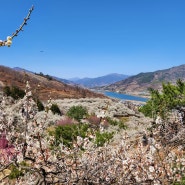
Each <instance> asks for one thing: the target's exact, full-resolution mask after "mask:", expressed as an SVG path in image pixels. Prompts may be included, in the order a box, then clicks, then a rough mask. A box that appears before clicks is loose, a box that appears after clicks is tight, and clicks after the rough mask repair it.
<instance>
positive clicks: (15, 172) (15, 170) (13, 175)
mask: <svg viewBox="0 0 185 185" xmlns="http://www.w3.org/2000/svg"><path fill="white" fill-rule="evenodd" d="M10 169H11V173H10V175H9V178H10V179H15V178H18V177H20V176H23V175H24V174H23V172H22V171H20V170H19V169H18V168H17V167H16V166H15V165H11V167H10Z"/></svg>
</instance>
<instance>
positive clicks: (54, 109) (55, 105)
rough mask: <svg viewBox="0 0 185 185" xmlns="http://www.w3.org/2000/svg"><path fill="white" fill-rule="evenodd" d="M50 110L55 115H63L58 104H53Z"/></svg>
mask: <svg viewBox="0 0 185 185" xmlns="http://www.w3.org/2000/svg"><path fill="white" fill-rule="evenodd" d="M50 110H51V111H52V112H53V114H59V115H62V113H61V111H60V109H59V107H58V105H57V104H52V105H51V108H50Z"/></svg>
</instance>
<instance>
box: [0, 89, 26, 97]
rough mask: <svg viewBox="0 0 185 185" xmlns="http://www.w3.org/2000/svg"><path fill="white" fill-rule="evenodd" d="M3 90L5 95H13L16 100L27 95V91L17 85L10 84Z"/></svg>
mask: <svg viewBox="0 0 185 185" xmlns="http://www.w3.org/2000/svg"><path fill="white" fill-rule="evenodd" d="M3 92H4V93H5V95H7V96H11V97H12V98H13V99H15V100H17V99H19V98H23V97H24V95H25V92H24V91H23V90H21V89H20V88H18V87H16V86H12V87H11V88H10V87H9V86H5V87H4V89H3Z"/></svg>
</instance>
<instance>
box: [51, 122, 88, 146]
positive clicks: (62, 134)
mask: <svg viewBox="0 0 185 185" xmlns="http://www.w3.org/2000/svg"><path fill="white" fill-rule="evenodd" d="M88 128H89V126H88V125H85V124H83V125H82V124H80V125H79V124H73V125H63V126H61V125H59V126H57V127H56V128H55V130H54V131H53V132H50V135H53V136H54V137H55V144H56V146H58V145H59V144H60V143H63V144H64V145H65V146H67V147H70V148H71V147H72V144H73V141H76V139H77V136H81V137H82V138H85V136H86V133H87V130H88Z"/></svg>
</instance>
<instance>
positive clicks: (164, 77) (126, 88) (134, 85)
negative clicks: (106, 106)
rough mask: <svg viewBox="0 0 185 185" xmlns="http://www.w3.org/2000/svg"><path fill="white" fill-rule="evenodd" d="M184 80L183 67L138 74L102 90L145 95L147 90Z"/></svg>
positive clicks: (184, 67) (184, 66)
mask: <svg viewBox="0 0 185 185" xmlns="http://www.w3.org/2000/svg"><path fill="white" fill-rule="evenodd" d="M178 79H181V80H185V65H180V66H177V67H172V68H170V69H165V70H158V71H155V72H148V73H139V74H137V75H135V76H131V77H129V78H127V79H125V80H122V81H119V82H116V83H114V84H111V85H109V86H106V87H104V90H110V91H118V92H121V93H128V94H145V93H147V90H148V88H151V87H152V88H154V89H161V87H162V83H167V82H171V83H173V84H174V83H175V82H176V81H177V80H178Z"/></svg>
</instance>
